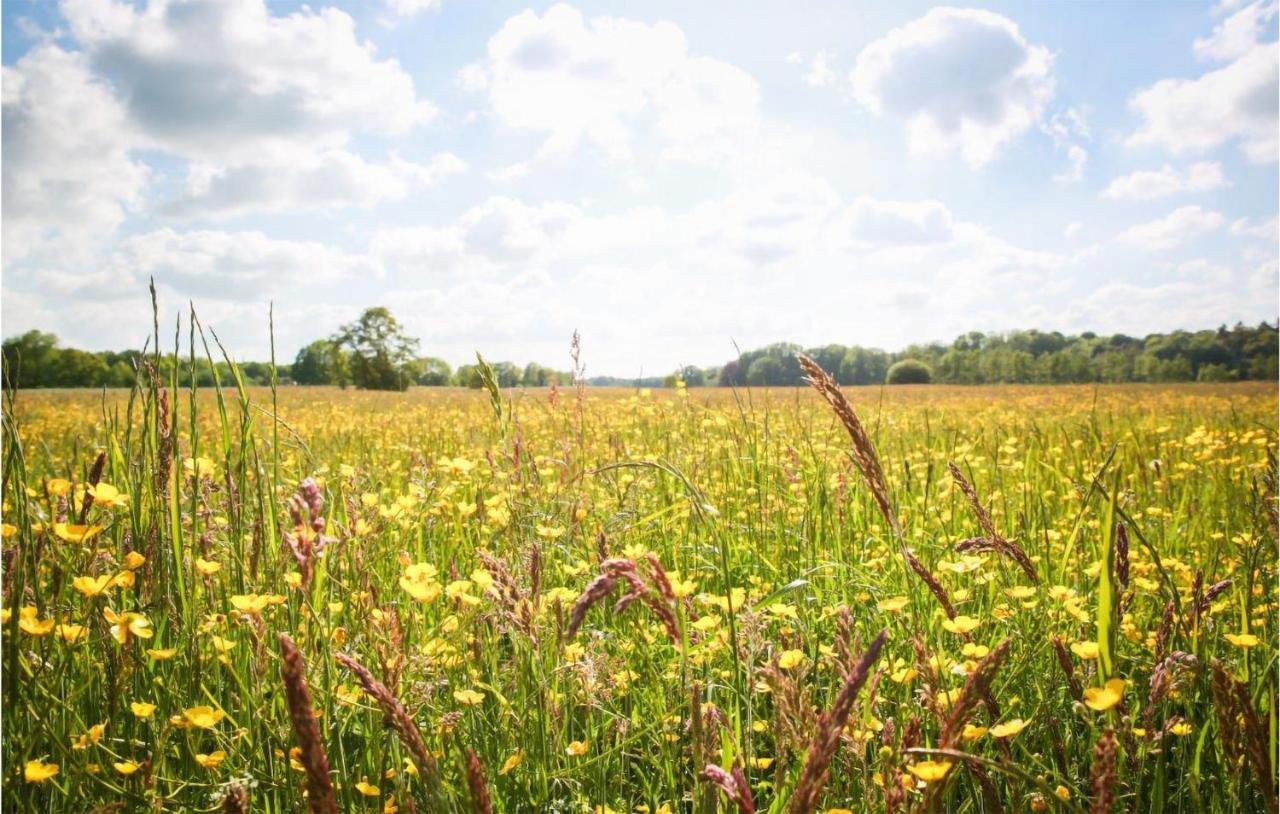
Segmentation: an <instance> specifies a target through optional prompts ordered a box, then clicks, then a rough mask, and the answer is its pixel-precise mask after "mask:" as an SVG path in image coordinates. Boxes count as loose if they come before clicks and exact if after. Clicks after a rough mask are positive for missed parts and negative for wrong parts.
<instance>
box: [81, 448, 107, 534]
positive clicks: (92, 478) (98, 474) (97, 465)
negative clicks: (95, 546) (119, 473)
mask: <svg viewBox="0 0 1280 814" xmlns="http://www.w3.org/2000/svg"><path fill="white" fill-rule="evenodd" d="M106 466H107V453H105V452H99V453H98V457H97V458H94V459H93V466H91V467H89V480H88V481H87V483H86V485H87V486H88V487H89V488H88V489H85V490H84V501H83V502H81V504H80V519H79V520H77V521H76V522H77V523H79V524H80V525H82V526H83V525H84V524H85V523H87V522H89V509H91V508H93V494H92V493H91V492H92V490H93V487H95V486H97V485H98V481H100V480H102V470H103V469H105V468H106Z"/></svg>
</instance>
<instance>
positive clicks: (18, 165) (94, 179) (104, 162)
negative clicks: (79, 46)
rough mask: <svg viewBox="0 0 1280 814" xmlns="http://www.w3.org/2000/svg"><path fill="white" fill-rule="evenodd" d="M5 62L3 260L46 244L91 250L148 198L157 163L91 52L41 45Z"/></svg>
mask: <svg viewBox="0 0 1280 814" xmlns="http://www.w3.org/2000/svg"><path fill="white" fill-rule="evenodd" d="M0 70H2V79H0V87H2V88H3V134H4V147H3V149H4V162H3V164H4V172H3V175H4V218H3V223H4V240H3V243H4V263H5V265H6V266H8V265H10V264H11V263H14V262H17V261H19V260H22V259H24V258H26V257H27V256H28V255H30V254H31V253H32V252H35V251H37V250H38V249H40V250H42V251H43V252H44V253H46V254H47V253H49V252H59V253H61V254H62V255H63V257H64V259H68V260H69V259H73V258H79V259H84V258H85V257H87V256H88V255H89V253H90V252H91V250H92V249H93V248H95V247H96V245H97V239H98V238H99V237H101V236H102V235H103V234H104V233H109V232H111V231H112V230H114V229H115V228H116V227H117V226H118V225H119V224H120V223H121V222H122V221H123V220H124V219H125V217H126V216H127V215H128V213H129V212H130V211H132V210H134V209H136V208H137V207H138V206H139V205H140V204H141V203H142V201H143V199H144V195H145V191H146V186H147V182H148V179H149V176H150V171H149V169H148V167H147V166H146V165H145V164H144V163H142V162H141V161H137V160H135V159H134V158H133V157H132V156H131V155H130V152H129V148H130V146H131V144H132V143H133V133H132V130H131V128H130V126H129V123H128V120H127V116H126V113H125V111H124V109H123V107H122V106H121V105H120V104H119V103H118V102H117V100H116V98H115V96H114V95H113V94H112V92H111V89H110V87H109V86H108V85H107V84H106V83H105V82H103V81H102V80H101V79H99V78H98V77H96V76H94V75H93V73H92V72H91V71H90V69H89V67H88V65H87V64H86V63H85V60H84V58H83V57H82V56H81V55H80V54H77V53H72V52H68V51H64V50H62V49H61V48H59V47H58V46H56V45H40V46H37V47H36V48H34V49H32V50H31V51H29V52H27V53H26V54H25V55H23V56H22V58H21V59H19V60H18V61H17V62H16V63H15V64H13V65H6V66H4V68H3V69H0Z"/></svg>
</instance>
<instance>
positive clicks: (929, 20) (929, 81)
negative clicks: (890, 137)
mask: <svg viewBox="0 0 1280 814" xmlns="http://www.w3.org/2000/svg"><path fill="white" fill-rule="evenodd" d="M1052 64H1053V57H1052V55H1051V54H1050V53H1049V50H1048V49H1047V48H1044V47H1042V46H1037V45H1032V44H1031V43H1029V42H1027V40H1026V38H1025V37H1023V36H1022V33H1021V32H1020V31H1019V29H1018V26H1017V25H1016V24H1015V23H1014V22H1013V21H1012V20H1010V19H1008V18H1006V17H1002V16H1000V15H999V14H995V13H993V12H989V11H980V10H977V9H957V8H945V7H940V8H935V9H933V10H931V11H930V12H929V13H928V14H926V15H925V16H923V17H921V18H919V19H917V20H913V21H912V22H910V23H907V24H906V25H904V26H902V27H900V28H895V29H894V30H892V31H890V32H889V33H888V34H887V35H885V36H884V37H882V38H881V39H879V40H876V41H875V42H873V43H871V44H870V45H868V46H867V47H866V48H864V49H863V50H862V52H861V53H860V54H859V55H858V59H857V63H856V65H855V67H854V69H853V71H852V73H851V74H850V81H851V82H852V83H853V92H854V96H855V98H857V100H858V101H859V102H860V103H861V104H863V105H864V106H865V107H867V108H868V109H869V110H872V111H873V112H876V113H887V114H890V115H894V116H898V117H901V118H903V119H905V120H906V122H907V133H908V138H909V141H910V145H911V148H912V149H913V150H914V151H916V152H922V153H933V152H948V151H951V150H957V149H958V150H959V152H960V154H961V156H962V157H963V158H964V160H965V162H966V163H968V164H969V165H970V166H975V167H976V166H981V165H982V164H985V163H987V162H989V161H990V160H991V159H993V158H994V157H995V155H996V154H997V152H999V150H1000V149H1001V148H1002V147H1003V146H1004V145H1006V144H1008V143H1009V142H1010V141H1012V140H1013V139H1014V138H1016V137H1017V136H1019V135H1020V134H1022V133H1024V132H1025V131H1027V130H1028V129H1030V128H1031V127H1032V126H1033V125H1035V124H1036V123H1037V122H1039V121H1040V120H1041V117H1042V115H1043V113H1044V109H1045V106H1046V105H1047V104H1048V102H1049V100H1050V98H1052V96H1053V89H1054V82H1053V76H1052Z"/></svg>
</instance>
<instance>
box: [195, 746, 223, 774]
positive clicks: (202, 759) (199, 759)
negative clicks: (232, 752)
mask: <svg viewBox="0 0 1280 814" xmlns="http://www.w3.org/2000/svg"><path fill="white" fill-rule="evenodd" d="M226 759H227V753H226V752H224V751H222V750H221V749H219V750H218V751H216V752H213V753H212V754H208V755H206V754H203V753H201V754H197V755H196V763H198V764H199V765H200V768H202V769H216V768H218V765H219V764H221V763H222V761H224V760H226Z"/></svg>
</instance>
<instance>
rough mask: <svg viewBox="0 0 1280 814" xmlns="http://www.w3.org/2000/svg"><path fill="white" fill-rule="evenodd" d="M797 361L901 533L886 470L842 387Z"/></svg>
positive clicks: (798, 356)
mask: <svg viewBox="0 0 1280 814" xmlns="http://www.w3.org/2000/svg"><path fill="white" fill-rule="evenodd" d="M796 359H798V360H799V361H800V368H801V369H802V370H803V371H804V375H805V381H807V382H808V383H809V384H810V386H812V387H813V389H814V390H817V391H818V393H819V394H821V395H822V397H823V398H824V399H825V400H826V402H827V404H830V405H831V409H832V410H834V411H835V413H836V417H837V418H839V419H840V423H841V424H843V425H844V428H845V429H846V430H847V431H848V432H849V438H850V439H851V440H852V441H853V460H854V462H855V463H857V465H858V469H859V470H860V471H861V472H862V478H863V480H865V481H866V483H867V488H868V489H870V490H871V496H872V497H873V498H875V501H876V505H877V506H878V507H879V508H880V514H882V515H884V519H885V522H886V523H888V524H889V528H891V529H893V531H894V533H895V534H898V533H899V532H900V529H899V527H898V518H897V516H896V515H895V514H894V512H893V503H892V501H890V500H889V486H888V483H887V482H886V481H885V477H884V470H883V469H882V468H881V467H880V458H879V456H878V455H876V448H875V446H874V445H873V444H872V443H871V436H869V435H868V434H867V429H866V427H864V426H863V425H862V421H861V420H860V419H859V418H858V414H857V413H856V412H855V411H854V409H853V405H852V404H850V403H849V399H847V398H846V397H845V395H844V391H842V390H841V389H840V385H838V384H836V380H835V379H833V378H831V374H829V373H827V371H825V370H823V369H822V366H821V365H819V364H818V363H817V362H815V361H813V360H812V359H810V358H809V357H808V356H805V355H804V354H803V353H797V354H796Z"/></svg>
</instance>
